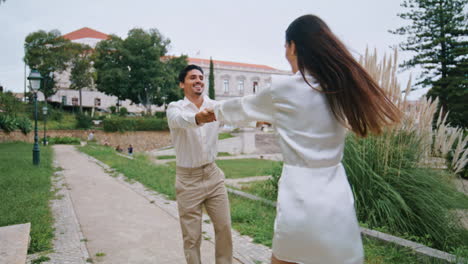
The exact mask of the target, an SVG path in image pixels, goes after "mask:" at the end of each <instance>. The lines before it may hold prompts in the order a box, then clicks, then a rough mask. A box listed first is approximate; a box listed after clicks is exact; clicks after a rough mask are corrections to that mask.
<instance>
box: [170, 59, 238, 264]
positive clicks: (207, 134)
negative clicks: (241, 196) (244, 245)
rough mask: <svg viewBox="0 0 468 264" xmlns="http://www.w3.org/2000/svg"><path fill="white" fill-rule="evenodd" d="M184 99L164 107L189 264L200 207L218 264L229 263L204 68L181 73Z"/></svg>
mask: <svg viewBox="0 0 468 264" xmlns="http://www.w3.org/2000/svg"><path fill="white" fill-rule="evenodd" d="M179 86H180V88H182V89H184V95H185V98H184V99H183V100H179V101H177V102H172V103H170V104H169V106H168V108H167V122H168V124H169V129H170V131H171V138H172V142H173V143H174V149H175V152H176V165H177V166H176V184H175V189H176V198H177V207H178V209H179V216H180V217H179V220H180V226H181V229H182V236H183V239H184V253H185V259H186V261H187V263H188V264H200V263H201V256H200V244H201V241H202V232H201V231H202V215H203V211H202V207H203V206H204V207H205V209H206V211H207V213H208V215H209V216H210V219H211V221H212V222H213V227H214V231H215V258H216V260H215V262H216V264H231V263H232V236H231V215H230V208H229V200H228V196H227V191H226V187H225V186H224V173H223V172H222V171H221V169H220V168H218V166H217V165H216V163H215V159H216V155H217V152H218V150H217V145H218V131H219V123H218V122H212V121H215V118H214V114H213V113H208V112H207V111H205V110H204V109H205V108H209V107H214V104H215V101H213V100H211V99H210V98H208V96H204V95H203V90H204V88H205V82H204V76H203V70H202V68H201V67H199V66H197V65H193V64H192V65H188V66H187V67H185V68H184V69H183V70H182V71H181V72H180V74H179ZM209 122H211V123H209Z"/></svg>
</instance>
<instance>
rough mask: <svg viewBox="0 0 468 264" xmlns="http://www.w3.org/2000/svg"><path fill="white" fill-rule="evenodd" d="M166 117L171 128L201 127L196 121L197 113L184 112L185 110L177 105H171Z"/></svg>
mask: <svg viewBox="0 0 468 264" xmlns="http://www.w3.org/2000/svg"><path fill="white" fill-rule="evenodd" d="M166 116H167V123H168V124H169V127H170V128H190V127H198V126H199V125H197V121H196V120H195V113H192V112H189V111H184V109H182V108H181V107H179V106H177V105H175V104H169V106H168V107H167V112H166Z"/></svg>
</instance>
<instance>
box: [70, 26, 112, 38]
mask: <svg viewBox="0 0 468 264" xmlns="http://www.w3.org/2000/svg"><path fill="white" fill-rule="evenodd" d="M63 37H64V38H66V39H69V40H76V39H83V38H95V39H107V38H108V37H109V36H108V35H107V34H104V33H102V32H99V31H96V30H94V29H92V28H89V27H84V28H81V29H78V30H75V31H73V32H70V33H68V34H65V35H63Z"/></svg>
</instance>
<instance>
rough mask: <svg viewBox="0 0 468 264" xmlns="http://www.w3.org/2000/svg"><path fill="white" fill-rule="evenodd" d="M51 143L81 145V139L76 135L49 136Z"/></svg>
mask: <svg viewBox="0 0 468 264" xmlns="http://www.w3.org/2000/svg"><path fill="white" fill-rule="evenodd" d="M47 141H48V142H49V144H70V145H79V144H80V143H81V140H80V139H79V138H76V137H47Z"/></svg>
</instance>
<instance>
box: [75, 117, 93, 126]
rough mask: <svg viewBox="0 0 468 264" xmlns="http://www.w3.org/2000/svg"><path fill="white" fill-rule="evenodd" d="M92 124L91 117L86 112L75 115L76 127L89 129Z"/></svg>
mask: <svg viewBox="0 0 468 264" xmlns="http://www.w3.org/2000/svg"><path fill="white" fill-rule="evenodd" d="M92 125H93V119H92V118H91V117H90V116H88V115H86V114H77V115H76V128H82V129H89V128H91V126H92Z"/></svg>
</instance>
